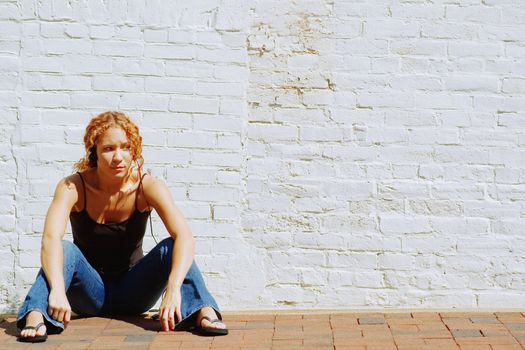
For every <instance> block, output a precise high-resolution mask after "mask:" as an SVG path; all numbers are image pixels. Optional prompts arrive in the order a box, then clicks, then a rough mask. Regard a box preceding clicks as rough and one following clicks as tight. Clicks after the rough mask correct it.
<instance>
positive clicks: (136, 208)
mask: <svg viewBox="0 0 525 350" xmlns="http://www.w3.org/2000/svg"><path fill="white" fill-rule="evenodd" d="M146 175H147V173H145V174H142V176H141V178H140V181H139V187H138V188H137V194H136V195H135V210H137V211H138V210H139V207H138V206H137V202H138V198H139V191H140V190H142V195H144V186H142V180H143V179H144V176H146ZM144 200H145V201H146V204H147V205H148V208H149V203H148V200H147V199H146V196H144Z"/></svg>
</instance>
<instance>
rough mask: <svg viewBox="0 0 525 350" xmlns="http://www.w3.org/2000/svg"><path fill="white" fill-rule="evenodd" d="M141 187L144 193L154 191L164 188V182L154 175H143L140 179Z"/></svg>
mask: <svg viewBox="0 0 525 350" xmlns="http://www.w3.org/2000/svg"><path fill="white" fill-rule="evenodd" d="M142 185H143V186H144V190H145V191H155V190H156V189H159V187H160V188H162V187H166V182H164V180H163V179H161V178H158V177H156V176H155V175H151V174H145V175H144V177H143V178H142Z"/></svg>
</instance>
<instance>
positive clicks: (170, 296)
mask: <svg viewBox="0 0 525 350" xmlns="http://www.w3.org/2000/svg"><path fill="white" fill-rule="evenodd" d="M180 303H181V294H180V287H168V288H167V289H166V293H165V294H164V297H163V298H162V302H161V303H160V308H159V320H160V325H161V327H162V330H163V331H170V330H175V324H176V323H177V322H180V321H181V320H182V316H181V313H180Z"/></svg>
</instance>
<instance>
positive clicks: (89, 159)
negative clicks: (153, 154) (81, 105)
mask: <svg viewBox="0 0 525 350" xmlns="http://www.w3.org/2000/svg"><path fill="white" fill-rule="evenodd" d="M114 127H117V128H121V129H122V130H124V132H125V133H126V136H127V138H128V140H129V142H130V144H131V155H132V157H133V160H134V161H136V162H137V164H138V167H139V172H140V168H141V167H142V164H143V163H144V158H142V137H141V136H140V134H139V128H138V127H137V125H135V123H133V122H132V121H131V119H129V118H128V116H126V115H125V114H124V113H122V112H112V111H109V112H104V113H101V114H99V115H97V116H96V117H94V118H93V119H91V121H90V122H89V124H88V125H87V127H86V134H85V135H84V147H85V149H86V156H85V157H82V158H81V159H80V160H79V161H78V162H76V163H75V165H74V169H75V170H76V171H84V170H87V169H90V168H96V167H97V159H96V145H97V141H98V139H99V138H100V136H102V135H103V134H104V133H105V132H106V130H108V129H109V128H114Z"/></svg>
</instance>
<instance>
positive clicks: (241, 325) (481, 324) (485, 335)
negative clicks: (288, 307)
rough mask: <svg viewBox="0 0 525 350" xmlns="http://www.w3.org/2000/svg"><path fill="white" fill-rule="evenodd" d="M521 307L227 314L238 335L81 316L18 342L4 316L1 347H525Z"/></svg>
mask: <svg viewBox="0 0 525 350" xmlns="http://www.w3.org/2000/svg"><path fill="white" fill-rule="evenodd" d="M524 315H525V313H521V312H495V313H489V312H440V313H438V312H389V313H380V312H368V313H367V312H347V313H339V312H338V313H328V312H327V313H320V312H319V313H300V312H298V313H290V312H274V313H267V314H261V313H257V314H252V315H250V314H245V313H243V314H239V313H237V314H236V313H225V321H226V323H227V324H228V326H229V329H230V334H229V335H228V336H225V337H200V336H197V335H194V334H192V333H190V332H160V331H159V330H160V329H159V328H160V327H159V323H158V321H153V320H151V319H150V315H145V316H140V317H127V318H122V319H108V318H99V317H92V318H79V319H74V320H73V321H71V323H70V325H69V327H68V329H67V330H65V331H64V332H63V333H62V334H60V335H51V336H49V339H48V341H47V342H46V343H43V344H25V343H19V342H17V341H16V334H17V333H18V331H17V330H16V328H15V322H14V318H13V317H7V318H5V319H2V321H1V322H0V326H1V328H2V330H3V332H0V349H128V350H132V349H228V350H229V349H246V350H248V349H331V350H334V349H335V350H339V349H345V350H390V349H392V350H449V349H450V350H517V349H525V347H524V345H525V316H524Z"/></svg>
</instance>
